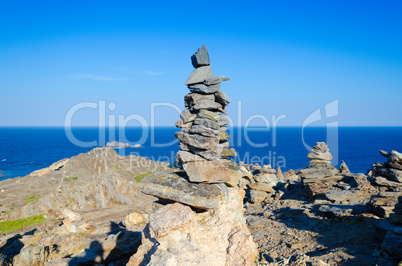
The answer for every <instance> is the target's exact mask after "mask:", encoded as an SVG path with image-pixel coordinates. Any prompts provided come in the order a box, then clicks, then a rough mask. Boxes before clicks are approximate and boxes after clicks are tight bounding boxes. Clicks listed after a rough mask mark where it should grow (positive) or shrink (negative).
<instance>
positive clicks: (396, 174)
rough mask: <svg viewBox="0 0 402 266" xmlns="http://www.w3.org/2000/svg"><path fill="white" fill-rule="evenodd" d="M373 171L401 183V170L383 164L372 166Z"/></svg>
mask: <svg viewBox="0 0 402 266" xmlns="http://www.w3.org/2000/svg"><path fill="white" fill-rule="evenodd" d="M373 171H374V172H375V173H376V175H380V176H385V177H388V178H390V179H391V180H392V181H395V182H399V183H402V170H397V169H393V168H387V167H383V166H374V167H373Z"/></svg>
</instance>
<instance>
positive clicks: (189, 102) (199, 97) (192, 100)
mask: <svg viewBox="0 0 402 266" xmlns="http://www.w3.org/2000/svg"><path fill="white" fill-rule="evenodd" d="M203 101H211V102H213V101H215V97H214V96H213V95H205V94H199V93H190V94H187V95H186V96H184V105H185V106H186V107H192V106H194V105H196V104H197V103H199V102H203ZM194 119H195V118H194Z"/></svg>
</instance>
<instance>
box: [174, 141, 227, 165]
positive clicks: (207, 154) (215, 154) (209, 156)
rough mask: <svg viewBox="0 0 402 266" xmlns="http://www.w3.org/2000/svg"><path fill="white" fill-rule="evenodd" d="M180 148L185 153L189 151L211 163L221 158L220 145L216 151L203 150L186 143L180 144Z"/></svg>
mask: <svg viewBox="0 0 402 266" xmlns="http://www.w3.org/2000/svg"><path fill="white" fill-rule="evenodd" d="M179 148H180V149H181V150H183V151H189V152H191V153H193V154H196V155H199V156H201V157H202V158H204V159H206V160H209V161H218V160H219V159H220V158H221V153H222V150H223V148H222V146H221V145H218V146H217V147H216V149H215V150H202V149H198V148H195V147H192V146H190V145H186V144H184V143H180V144H179Z"/></svg>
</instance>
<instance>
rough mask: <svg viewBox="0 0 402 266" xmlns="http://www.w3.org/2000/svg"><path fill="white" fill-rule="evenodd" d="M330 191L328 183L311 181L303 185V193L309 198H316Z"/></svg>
mask: <svg viewBox="0 0 402 266" xmlns="http://www.w3.org/2000/svg"><path fill="white" fill-rule="evenodd" d="M328 191H329V187H328V186H327V185H326V184H321V183H311V184H307V185H305V186H304V187H303V194H304V195H305V196H306V197H307V198H308V199H315V198H317V197H319V196H323V195H324V194H325V193H327V192H328Z"/></svg>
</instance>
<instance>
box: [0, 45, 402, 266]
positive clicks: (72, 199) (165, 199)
mask: <svg viewBox="0 0 402 266" xmlns="http://www.w3.org/2000/svg"><path fill="white" fill-rule="evenodd" d="M191 61H192V64H193V67H194V68H195V69H194V71H193V72H192V74H191V75H190V77H189V78H188V80H187V81H186V85H187V87H188V89H189V91H190V93H189V94H187V95H186V96H185V97H184V104H185V107H186V109H185V110H184V111H183V112H182V113H181V115H180V120H179V121H178V122H176V126H177V127H178V128H180V130H181V131H180V132H177V133H176V137H177V139H179V141H180V151H179V152H178V153H177V157H176V160H177V163H176V164H175V167H172V166H171V165H168V164H166V163H162V162H157V161H150V160H147V159H146V158H143V157H140V156H133V155H132V156H119V155H118V154H117V153H116V151H115V150H114V149H112V148H110V147H105V148H96V149H93V150H92V151H90V152H88V153H84V154H79V155H77V156H75V157H72V158H68V159H64V160H61V161H58V162H56V163H54V164H52V165H51V166H49V167H47V168H44V169H40V170H37V171H35V172H33V173H31V174H29V175H27V176H25V177H18V178H14V179H8V180H4V181H1V182H0V194H1V197H0V213H1V216H0V219H1V221H0V231H1V233H2V235H1V236H0V263H1V265H94V264H95V265H97V264H98V265H398V263H400V262H401V261H402V197H401V191H402V156H401V154H400V153H398V152H396V151H391V152H389V153H388V152H384V151H380V152H381V154H382V155H383V156H384V157H385V158H386V162H384V163H375V164H374V165H373V167H372V169H371V170H369V171H368V173H367V174H363V173H357V174H355V173H351V172H350V171H349V169H348V167H347V165H346V163H345V162H343V163H342V164H341V166H340V168H339V169H337V168H336V167H334V166H333V165H332V164H331V160H332V155H331V153H330V151H329V148H328V147H327V145H326V144H325V143H324V142H318V143H317V145H316V146H314V147H313V148H312V150H311V152H310V153H309V154H306V155H307V158H308V159H309V160H310V163H309V165H308V166H306V167H305V168H303V169H297V170H289V171H286V172H282V170H281V169H280V168H277V169H273V168H272V167H271V165H258V164H254V165H249V164H245V163H243V162H238V163H236V162H235V161H234V160H232V159H231V158H232V157H234V156H236V151H235V150H234V149H233V148H230V147H229V142H228V140H229V138H230V136H229V134H228V133H227V132H226V127H227V125H229V120H228V119H227V118H226V117H225V115H226V110H225V107H226V106H227V105H228V104H229V103H230V100H229V98H228V96H227V95H226V94H225V93H224V92H223V91H221V83H222V82H223V81H228V80H229V79H228V78H227V77H225V76H213V74H212V68H211V66H210V59H209V55H208V52H207V48H206V47H205V46H203V47H201V48H200V49H199V50H198V51H197V52H196V53H195V54H194V55H193V56H192V58H191ZM341 159H342V158H341ZM306 161H307V160H306Z"/></svg>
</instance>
